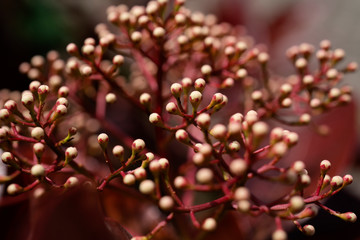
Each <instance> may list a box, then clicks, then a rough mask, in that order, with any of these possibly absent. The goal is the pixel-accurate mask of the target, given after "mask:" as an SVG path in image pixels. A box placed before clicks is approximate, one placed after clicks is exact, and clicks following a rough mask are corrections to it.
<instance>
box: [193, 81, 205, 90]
mask: <svg viewBox="0 0 360 240" xmlns="http://www.w3.org/2000/svg"><path fill="white" fill-rule="evenodd" d="M205 85H206V82H205V80H204V79H202V78H198V79H196V80H195V83H194V87H195V89H196V90H197V91H199V92H202V91H203V90H204V88H205Z"/></svg>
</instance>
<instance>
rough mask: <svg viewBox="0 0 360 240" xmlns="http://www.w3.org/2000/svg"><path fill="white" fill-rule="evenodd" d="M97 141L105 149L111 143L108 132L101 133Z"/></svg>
mask: <svg viewBox="0 0 360 240" xmlns="http://www.w3.org/2000/svg"><path fill="white" fill-rule="evenodd" d="M97 141H98V143H99V145H100V146H101V148H102V149H105V148H106V147H107V145H108V143H109V136H108V135H107V134H106V133H100V134H99V135H98V137H97Z"/></svg>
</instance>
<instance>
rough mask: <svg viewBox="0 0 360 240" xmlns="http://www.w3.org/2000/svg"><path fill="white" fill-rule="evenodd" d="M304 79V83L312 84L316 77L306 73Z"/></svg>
mask: <svg viewBox="0 0 360 240" xmlns="http://www.w3.org/2000/svg"><path fill="white" fill-rule="evenodd" d="M302 81H303V83H304V85H311V84H313V83H314V77H313V76H312V75H305V76H304V77H303V80H302Z"/></svg>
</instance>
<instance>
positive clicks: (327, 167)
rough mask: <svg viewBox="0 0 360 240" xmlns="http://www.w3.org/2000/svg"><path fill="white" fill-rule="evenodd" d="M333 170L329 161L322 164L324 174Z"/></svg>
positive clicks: (323, 161) (321, 168)
mask: <svg viewBox="0 0 360 240" xmlns="http://www.w3.org/2000/svg"><path fill="white" fill-rule="evenodd" d="M330 168H331V162H330V161H329V160H322V161H321V163H320V170H321V172H322V174H325V173H326V172H327V171H329V170H330Z"/></svg>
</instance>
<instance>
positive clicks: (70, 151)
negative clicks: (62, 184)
mask: <svg viewBox="0 0 360 240" xmlns="http://www.w3.org/2000/svg"><path fill="white" fill-rule="evenodd" d="M77 155H78V151H77V149H76V147H68V148H67V149H66V150H65V159H67V161H71V160H73V159H74V158H76V157H77Z"/></svg>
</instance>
